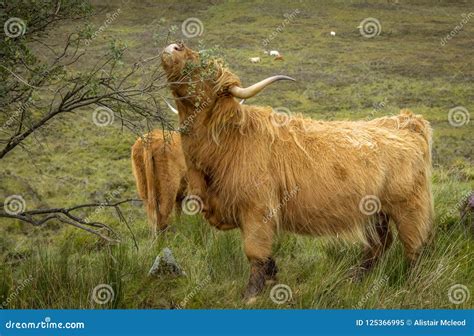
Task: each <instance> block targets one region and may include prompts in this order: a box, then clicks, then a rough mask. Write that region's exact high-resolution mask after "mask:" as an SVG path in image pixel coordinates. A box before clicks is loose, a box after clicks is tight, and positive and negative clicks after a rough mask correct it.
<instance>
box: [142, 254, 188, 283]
mask: <svg viewBox="0 0 474 336" xmlns="http://www.w3.org/2000/svg"><path fill="white" fill-rule="evenodd" d="M148 275H149V276H157V277H162V276H171V277H180V276H186V273H185V272H184V271H183V269H182V268H181V266H179V265H178V263H177V262H176V259H175V258H174V256H173V253H172V252H171V250H170V249H169V248H167V247H166V248H164V249H163V250H162V251H161V253H160V254H159V255H158V256H157V257H156V259H155V262H154V263H153V265H152V266H151V268H150V270H149V271H148Z"/></svg>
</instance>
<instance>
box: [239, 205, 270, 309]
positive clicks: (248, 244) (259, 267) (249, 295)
mask: <svg viewBox="0 0 474 336" xmlns="http://www.w3.org/2000/svg"><path fill="white" fill-rule="evenodd" d="M241 225H242V235H243V240H244V251H245V254H246V256H247V258H248V260H249V262H250V277H249V282H248V284H247V288H246V289H245V293H244V299H245V300H246V302H247V303H248V304H251V303H253V302H255V301H256V298H257V296H258V294H260V293H261V292H262V291H263V289H264V287H265V282H266V281H267V280H274V279H275V277H276V271H277V268H276V265H275V261H274V260H273V259H272V258H271V254H272V245H273V236H274V233H275V227H274V223H273V222H266V221H264V215H263V214H259V213H250V214H247V215H245V216H243V218H242V223H241Z"/></svg>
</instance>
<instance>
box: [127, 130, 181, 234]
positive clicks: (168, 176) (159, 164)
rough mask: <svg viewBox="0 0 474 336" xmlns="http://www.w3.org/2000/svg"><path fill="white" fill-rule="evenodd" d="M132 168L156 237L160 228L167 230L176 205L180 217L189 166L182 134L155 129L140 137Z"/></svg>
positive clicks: (135, 149)
mask: <svg viewBox="0 0 474 336" xmlns="http://www.w3.org/2000/svg"><path fill="white" fill-rule="evenodd" d="M132 169H133V175H134V176H135V182H136V185H137V190H138V194H139V196H140V198H141V199H142V200H143V202H144V203H145V206H146V211H147V216H148V222H149V223H150V225H151V227H152V231H153V234H154V235H156V234H157V231H158V229H159V230H164V229H165V228H166V227H167V225H168V219H169V216H170V214H171V211H172V210H173V207H174V205H175V203H176V211H177V213H178V214H179V211H180V210H181V200H182V199H183V198H184V194H185V191H186V179H185V175H186V165H185V162H184V155H183V151H182V149H181V138H180V136H179V134H178V133H177V132H165V133H164V132H162V131H160V130H154V131H153V132H150V133H147V134H145V135H144V136H143V137H140V138H138V139H137V141H136V142H135V144H134V145H133V146H132Z"/></svg>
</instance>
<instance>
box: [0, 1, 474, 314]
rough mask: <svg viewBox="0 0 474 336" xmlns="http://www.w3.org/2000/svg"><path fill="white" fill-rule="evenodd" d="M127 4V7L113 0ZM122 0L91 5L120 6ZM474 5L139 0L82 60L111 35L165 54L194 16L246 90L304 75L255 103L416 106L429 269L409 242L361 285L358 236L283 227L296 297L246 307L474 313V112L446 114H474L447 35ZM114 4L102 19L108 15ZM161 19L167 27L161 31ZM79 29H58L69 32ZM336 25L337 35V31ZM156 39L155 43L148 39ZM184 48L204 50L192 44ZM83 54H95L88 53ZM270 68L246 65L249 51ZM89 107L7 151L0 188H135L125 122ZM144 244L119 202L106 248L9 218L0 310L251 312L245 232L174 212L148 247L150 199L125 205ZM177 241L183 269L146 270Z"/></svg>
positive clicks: (72, 233)
mask: <svg viewBox="0 0 474 336" xmlns="http://www.w3.org/2000/svg"><path fill="white" fill-rule="evenodd" d="M117 3H118V2H117ZM117 3H115V2H113V1H109V2H99V1H97V2H95V5H96V7H97V8H98V9H104V10H105V11H107V12H113V11H114V10H115V9H116V8H117V7H119V5H117ZM295 9H299V11H300V13H299V14H298V15H296V16H295V17H294V19H293V20H292V21H291V23H290V24H288V25H287V26H286V27H285V28H284V30H283V31H282V32H281V33H278V34H277V35H276V37H275V39H273V40H272V42H271V44H270V46H269V49H277V50H279V51H280V52H281V53H282V54H283V56H284V58H285V60H284V61H283V62H274V61H273V60H271V59H270V58H267V57H266V56H265V55H263V49H264V48H263V46H262V41H263V39H265V38H267V37H268V36H269V35H270V34H271V33H272V31H274V30H275V28H276V27H277V26H278V25H279V24H281V22H282V20H283V19H284V18H285V17H284V14H285V13H292V12H293V11H294V10H295ZM471 10H472V8H469V6H468V3H467V2H462V1H458V2H452V1H449V2H448V1H439V2H438V3H437V5H436V6H433V5H432V4H431V2H428V1H426V2H420V1H418V2H416V4H415V2H403V4H398V5H396V4H393V3H390V2H387V1H379V2H375V1H374V2H370V3H369V2H366V1H352V2H350V3H348V2H342V1H334V2H332V1H331V2H329V1H323V2H320V3H319V2H318V5H317V6H315V5H314V3H313V2H309V1H308V2H305V1H303V2H298V3H294V2H291V1H282V2H279V3H278V5H275V3H274V2H271V1H261V2H258V3H255V2H250V1H249V2H239V3H237V2H223V1H214V2H213V5H209V2H207V1H196V2H192V4H184V3H181V2H170V1H168V2H156V1H145V2H143V1H140V2H139V1H130V2H129V4H128V5H127V6H125V7H124V8H123V9H122V10H121V12H120V15H119V17H118V18H117V20H116V21H114V22H113V24H112V25H111V26H110V27H108V28H107V30H106V31H105V32H103V33H102V34H101V35H99V36H98V38H97V39H96V40H94V41H93V43H92V44H91V48H90V50H89V51H88V53H90V57H87V58H85V59H84V60H83V61H82V62H83V63H82V64H81V66H87V65H88V62H91V61H92V60H93V59H94V57H93V56H94V55H96V54H99V53H100V52H102V51H103V50H104V49H105V48H106V44H107V43H106V42H107V41H108V40H110V39H111V38H119V39H122V40H124V41H126V42H127V44H128V45H129V47H130V50H129V56H127V57H128V58H127V59H126V62H130V64H132V63H133V60H136V59H139V58H140V57H148V56H150V55H153V54H156V52H157V50H158V48H159V47H162V46H163V45H162V44H160V43H162V42H163V38H162V37H161V35H158V37H159V39H158V43H156V41H155V40H154V35H156V33H158V32H160V31H163V28H164V27H168V26H170V25H177V26H178V33H179V31H180V25H181V22H182V21H184V20H185V19H186V18H188V17H190V16H194V17H197V18H199V19H200V20H201V21H202V22H203V26H204V31H203V35H202V36H201V39H202V41H203V42H204V43H205V45H207V46H213V45H217V44H218V45H220V46H221V51H222V53H223V56H224V58H225V59H226V61H227V63H228V64H229V65H230V66H231V68H232V69H233V70H234V71H235V72H236V73H238V74H239V76H240V77H241V79H242V81H243V83H244V84H250V83H252V82H255V81H257V80H259V79H261V78H263V77H265V76H269V75H272V74H275V73H284V74H287V75H290V76H292V77H295V78H297V79H298V82H297V83H296V84H293V83H281V85H280V84H279V85H275V86H273V87H272V88H269V89H267V90H266V91H265V92H264V93H263V94H261V95H259V96H258V97H255V98H252V99H251V101H249V103H253V104H261V105H271V106H274V107H278V106H283V107H286V108H288V109H290V110H291V112H292V113H303V114H305V115H308V116H311V117H312V118H315V119H334V120H341V119H351V120H356V119H364V118H368V117H378V116H382V115H389V114H395V113H398V110H399V109H400V108H404V107H409V108H410V109H412V110H413V111H415V112H416V113H421V114H423V115H424V116H425V117H426V118H427V119H428V120H430V121H431V123H432V125H433V127H434V145H433V155H434V174H433V193H434V197H435V211H436V217H437V220H436V223H435V232H436V234H435V238H434V240H433V242H432V243H431V244H430V245H429V246H428V247H427V248H426V250H424V251H423V255H422V258H421V259H420V262H419V264H418V265H417V266H416V267H415V268H414V269H409V268H407V266H406V264H405V262H404V257H403V251H402V249H401V246H400V243H399V242H398V240H396V243H395V244H394V246H393V247H392V248H391V249H390V250H389V252H388V253H387V255H386V256H385V257H384V258H383V260H382V262H381V263H380V264H379V265H378V266H377V267H376V269H375V270H374V271H373V272H372V273H371V274H370V275H369V276H368V277H367V278H366V279H364V280H363V281H362V282H361V283H351V282H350V281H349V280H348V278H347V271H348V269H349V268H350V267H351V266H353V265H354V264H355V263H356V262H357V261H358V259H359V256H360V253H361V248H360V246H358V245H354V244H352V243H350V242H342V241H339V240H335V239H330V238H312V237H303V236H296V235H291V234H285V233H282V234H281V235H280V236H279V238H278V240H277V242H276V244H275V249H274V251H275V259H276V261H277V264H278V266H279V268H280V273H279V283H282V284H286V285H288V286H289V287H290V288H291V290H292V299H291V300H289V301H288V302H285V303H284V304H282V305H278V304H276V303H274V302H273V301H272V300H271V299H270V295H269V293H270V288H268V289H267V291H266V292H265V293H264V294H263V295H262V296H261V297H260V299H259V300H258V301H257V303H256V304H255V305H254V306H252V308H353V307H360V308H472V307H473V303H472V302H473V301H472V298H471V299H470V300H466V301H465V302H463V303H461V304H459V305H456V304H453V303H452V302H451V301H450V300H449V299H448V291H449V288H450V287H451V286H453V285H455V284H462V285H464V286H467V288H468V289H469V290H470V292H471V296H472V295H474V292H473V291H474V281H473V279H474V265H473V262H472V260H473V258H474V253H473V250H472V246H473V238H472V235H470V234H469V233H468V232H467V231H466V229H465V226H463V225H462V224H460V223H459V213H458V210H457V207H458V202H459V200H460V199H462V198H463V197H464V196H465V195H466V193H468V192H469V191H470V190H472V189H473V180H474V170H473V166H472V157H473V156H472V149H473V148H474V146H473V144H474V136H473V134H474V129H473V126H472V122H471V123H468V124H465V125H463V126H462V127H452V126H451V125H450V124H449V122H448V111H449V110H450V109H451V108H453V107H455V106H458V105H460V106H464V107H465V108H466V109H467V110H469V111H473V110H474V106H473V105H472V101H473V94H472V85H473V78H474V67H473V62H474V61H473V60H474V57H473V54H474V48H473V44H472V33H473V32H474V22H469V23H467V24H466V25H465V26H464V28H463V30H462V31H460V32H459V33H458V34H457V35H456V36H455V37H454V38H453V39H452V40H450V41H448V43H447V45H446V46H444V47H442V46H441V45H440V40H441V38H442V37H445V36H446V34H448V33H449V32H450V31H451V30H453V28H454V26H455V25H456V24H459V22H460V21H461V19H462V17H461V14H462V13H469V12H471ZM366 17H374V18H377V19H379V21H380V22H381V24H382V33H381V34H380V35H379V36H377V37H375V38H372V39H367V38H364V37H362V36H361V35H360V33H359V31H358V29H357V28H356V27H357V26H358V24H359V23H360V21H362V20H363V19H364V18H366ZM104 19H105V14H104V13H101V14H98V15H97V17H95V18H94V21H95V23H96V24H97V25H101V24H102V22H103V21H104ZM159 25H161V26H159ZM69 29H71V27H68V26H64V27H60V29H57V30H56V31H55V32H54V34H53V35H52V37H51V39H52V40H53V42H59V41H62V39H63V38H64V35H65V33H66V32H67V31H68V30H69ZM332 30H333V31H336V33H337V35H336V37H332V36H330V34H329V32H330V31H332ZM154 41H155V42H154ZM188 43H189V44H191V45H193V46H196V45H197V44H198V41H197V39H190V40H189V41H188ZM88 56H89V55H88ZM252 56H260V57H262V62H261V63H258V64H251V63H250V62H249V61H248V58H249V57H252ZM91 115H92V111H89V110H84V111H80V112H79V113H78V114H76V115H65V116H63V117H61V118H58V119H56V120H55V121H54V122H53V123H51V124H50V125H49V126H48V127H47V128H46V129H44V130H43V131H41V132H40V133H38V137H39V139H41V143H42V145H39V143H38V142H36V141H35V140H34V139H30V140H29V141H28V145H29V149H30V153H26V152H24V151H22V150H20V149H18V150H15V151H14V152H12V153H11V154H10V155H9V156H7V157H6V158H5V159H4V160H2V161H1V163H0V165H1V170H0V176H1V180H0V195H1V198H2V199H3V198H5V197H7V196H8V195H12V194H20V195H22V196H23V197H24V199H25V200H26V204H27V209H34V208H39V207H46V206H51V207H53V206H59V205H60V206H68V205H73V204H77V203H83V202H89V201H92V200H94V201H99V200H103V199H104V197H105V196H107V195H111V194H113V195H115V194H118V195H117V197H118V198H126V197H129V196H132V197H133V196H134V195H135V194H136V190H135V186H134V182H133V177H132V174H131V169H130V160H129V154H130V147H131V145H132V144H133V142H134V140H135V135H133V134H131V133H129V132H127V131H122V130H121V129H120V127H119V125H118V124H116V125H112V126H109V127H106V128H99V127H96V126H95V125H94V124H93V122H92V116H91ZM124 212H125V215H126V217H127V218H128V219H129V221H130V223H131V225H132V230H133V231H134V233H135V235H136V238H137V243H138V250H137V249H136V248H135V246H134V242H133V240H132V238H131V236H130V233H129V231H128V230H127V228H126V227H124V226H123V224H120V222H119V221H118V218H116V216H115V215H114V213H113V212H112V211H111V210H108V209H105V210H102V211H100V212H96V213H92V214H90V216H92V218H95V219H97V220H101V221H104V222H107V223H110V224H111V225H112V226H114V228H116V229H117V231H119V232H120V233H121V235H122V237H123V241H122V243H121V244H118V245H109V244H106V243H104V242H102V241H100V240H97V239H96V238H95V237H94V236H91V235H88V234H87V233H84V232H81V231H78V230H77V229H74V228H70V227H64V225H61V224H57V223H52V224H48V225H47V226H45V227H38V228H35V227H31V226H30V225H28V224H23V223H20V222H16V221H11V220H9V221H7V220H5V219H0V221H1V225H0V259H1V261H0V265H1V266H0V304H1V303H2V302H6V301H7V300H8V304H7V305H6V306H7V307H9V308H176V307H178V305H180V304H181V305H182V302H184V301H183V300H185V301H186V305H185V307H186V308H242V307H245V306H244V304H243V301H242V300H241V292H242V291H243V289H244V286H245V284H246V280H247V277H248V265H247V260H246V258H245V256H244V254H243V251H242V246H241V245H242V244H241V240H240V235H239V232H237V231H236V232H218V231H216V230H214V229H212V228H211V227H209V226H208V225H207V223H205V221H203V220H202V219H201V218H199V217H198V216H183V217H182V218H180V219H178V218H174V219H173V230H172V231H170V232H167V233H166V234H165V235H162V236H160V237H159V238H158V239H157V240H155V241H152V240H151V238H150V235H149V230H148V227H147V224H146V221H145V214H144V209H143V208H142V207H141V206H137V205H128V206H125V207H124ZM164 247H170V248H171V250H172V251H173V252H174V254H175V257H176V259H177V260H178V262H179V263H180V264H181V265H182V267H183V268H184V269H185V271H186V273H187V277H184V278H179V279H168V278H165V279H156V278H150V277H148V276H147V272H148V270H149V268H150V267H151V265H152V263H153V260H154V258H155V257H156V255H157V254H158V253H159V252H160V251H161V250H162V248H164ZM99 284H109V285H110V286H112V288H113V290H114V298H113V300H111V301H110V302H108V303H107V304H104V305H100V304H97V303H96V302H95V301H94V300H93V299H92V292H93V289H94V288H95V287H96V286H97V285H99Z"/></svg>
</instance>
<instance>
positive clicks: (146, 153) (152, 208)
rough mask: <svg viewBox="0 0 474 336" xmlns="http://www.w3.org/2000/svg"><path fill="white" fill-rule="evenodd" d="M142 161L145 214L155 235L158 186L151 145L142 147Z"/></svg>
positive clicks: (157, 212) (157, 213) (158, 213)
mask: <svg viewBox="0 0 474 336" xmlns="http://www.w3.org/2000/svg"><path fill="white" fill-rule="evenodd" d="M143 159H144V160H143V161H144V167H145V176H146V193H147V201H146V212H147V216H148V222H149V223H150V225H151V226H152V229H153V231H154V232H155V233H156V230H157V229H158V221H159V219H160V218H159V216H160V211H159V202H158V199H159V190H158V188H159V186H158V183H159V181H157V179H156V171H155V168H156V165H155V158H154V157H153V150H152V148H151V143H148V144H145V146H144V147H143Z"/></svg>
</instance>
